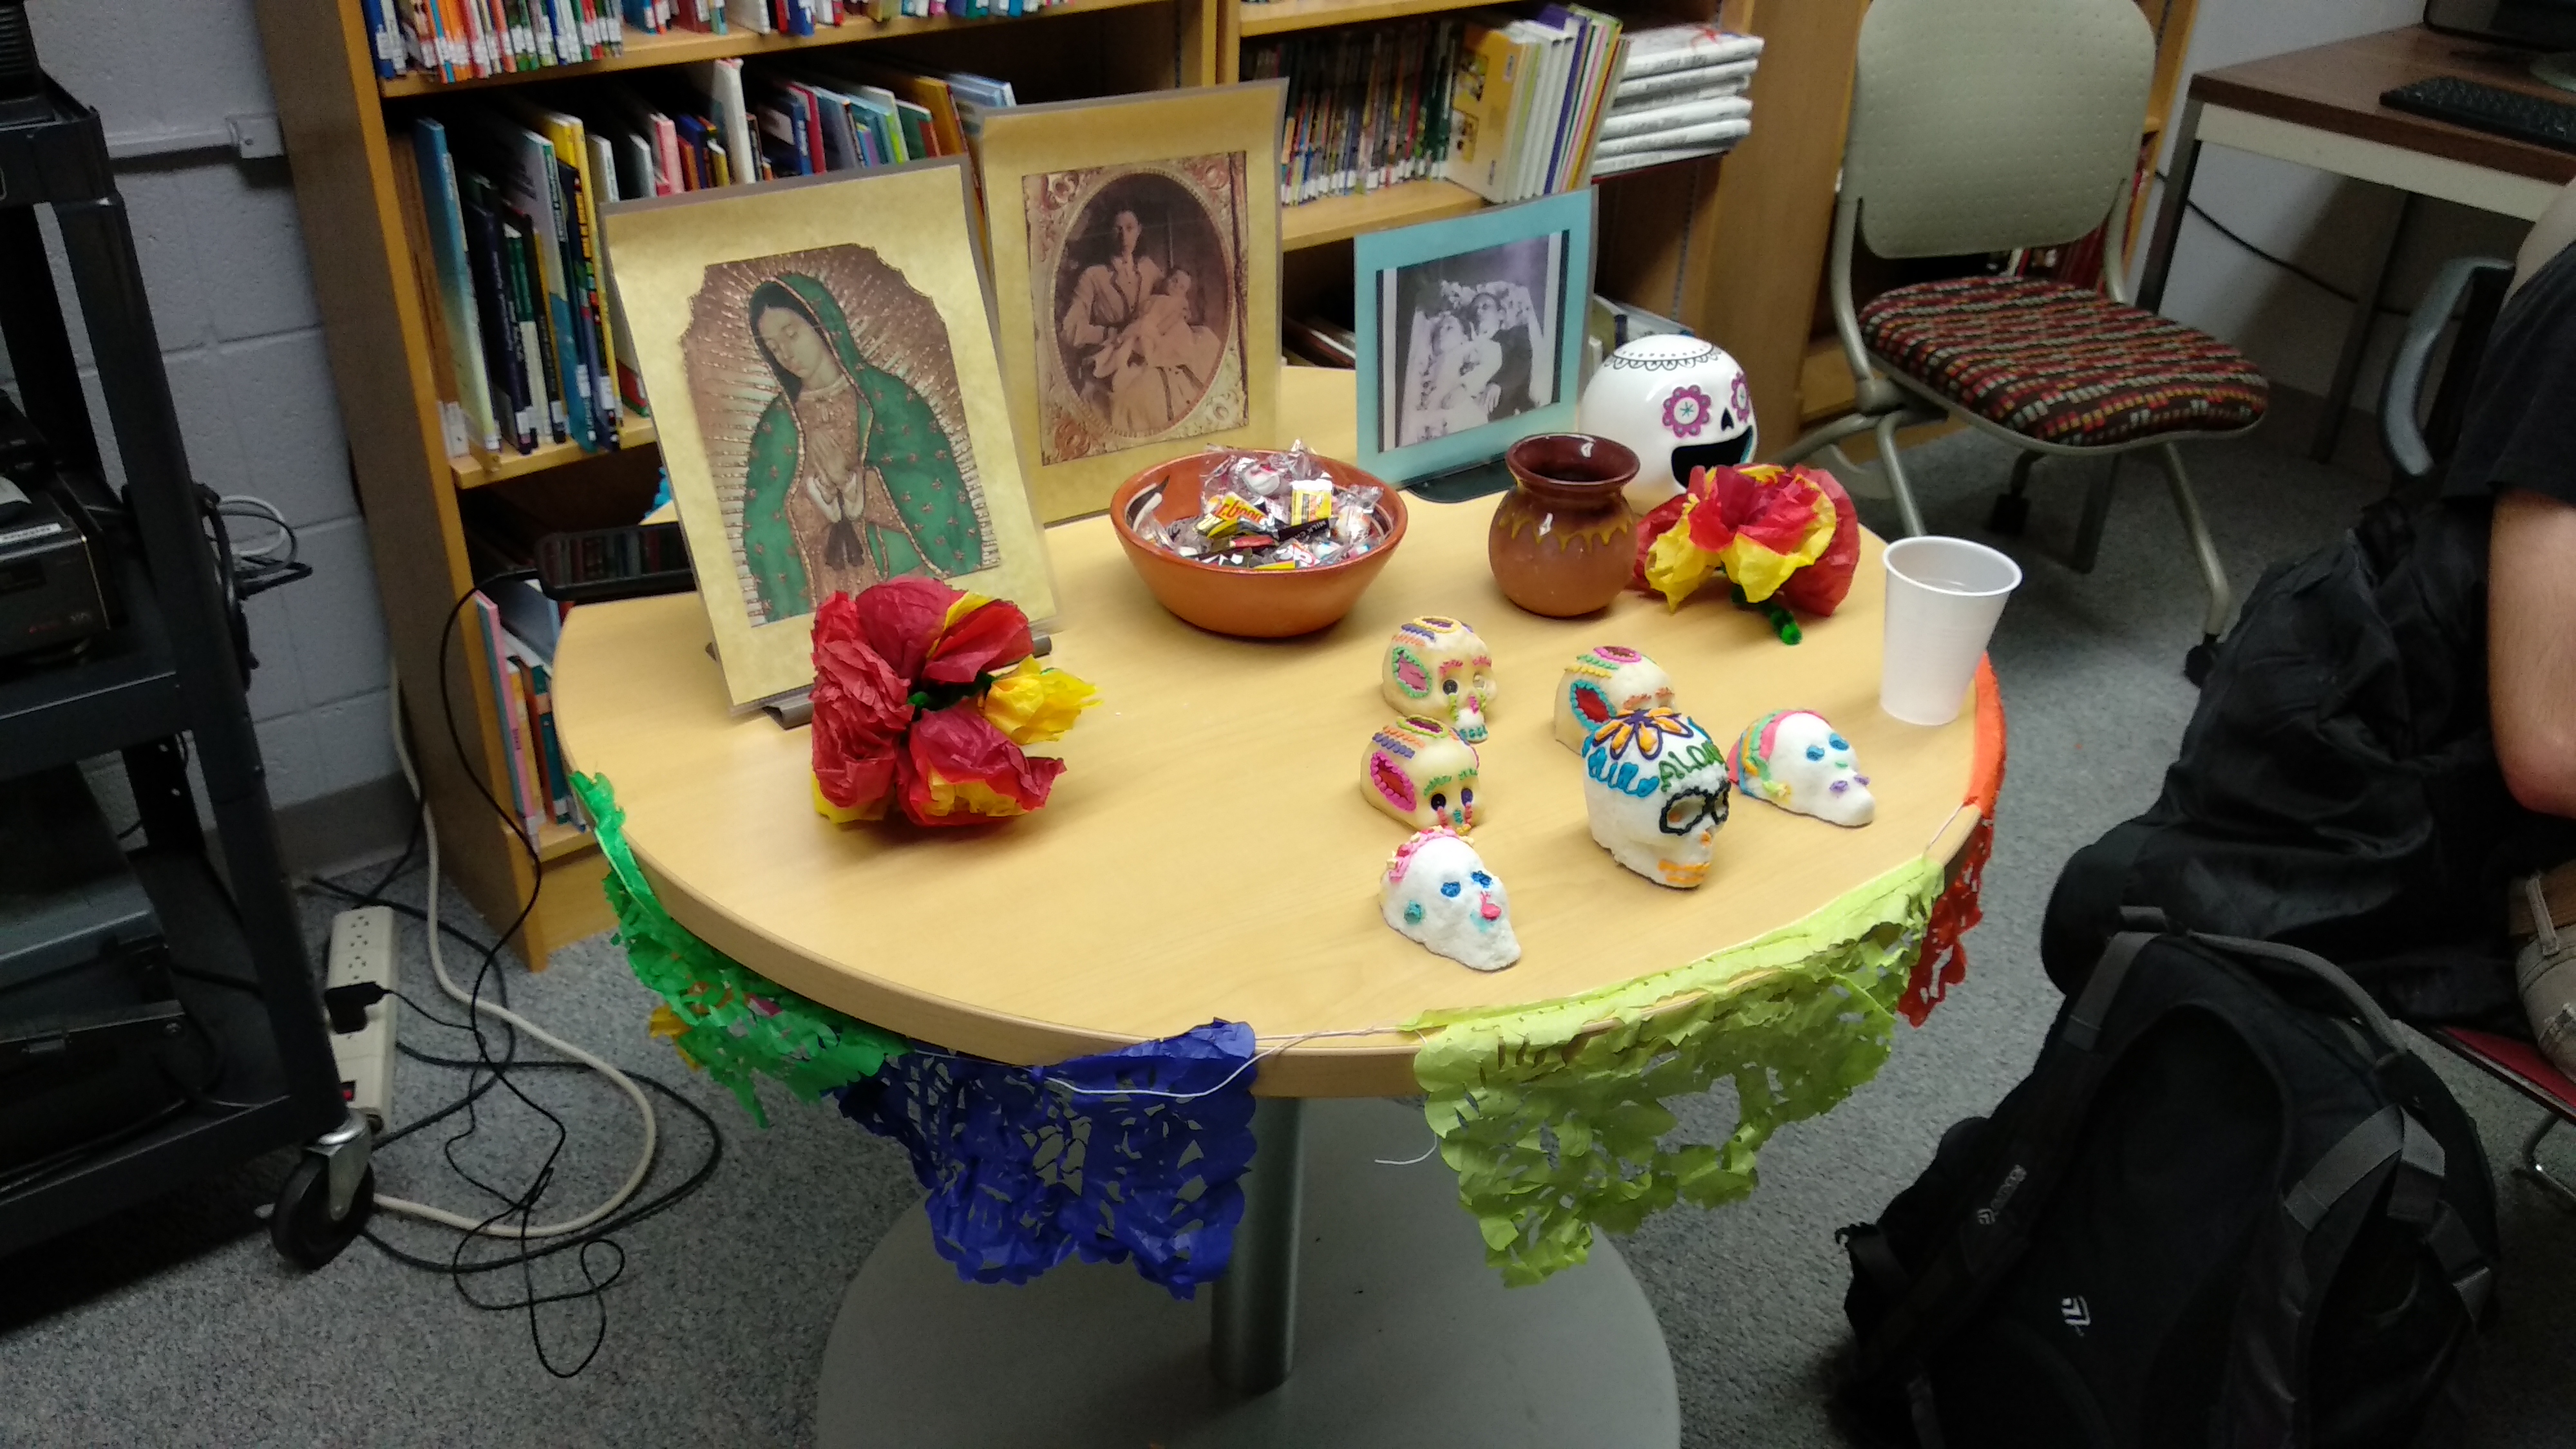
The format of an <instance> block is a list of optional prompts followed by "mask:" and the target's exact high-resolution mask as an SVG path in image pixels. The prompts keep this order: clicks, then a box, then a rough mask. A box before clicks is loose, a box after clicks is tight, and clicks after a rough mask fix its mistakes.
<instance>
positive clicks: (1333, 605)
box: [1109, 453, 1404, 639]
mask: <svg viewBox="0 0 2576 1449" xmlns="http://www.w3.org/2000/svg"><path fill="white" fill-rule="evenodd" d="M1319 461H1320V462H1322V463H1323V465H1324V469H1325V471H1326V472H1329V473H1330V474H1332V476H1333V481H1334V482H1335V483H1336V484H1339V485H1341V486H1343V487H1353V486H1356V485H1358V484H1362V483H1375V484H1377V485H1378V505H1377V520H1378V526H1379V527H1380V528H1381V529H1382V530H1383V531H1384V534H1385V536H1384V537H1383V538H1381V539H1380V540H1379V542H1378V545H1377V547H1375V548H1373V549H1370V550H1369V551H1368V552H1367V553H1364V554H1361V555H1360V556H1359V557H1358V558H1355V559H1346V560H1344V561H1342V562H1341V563H1334V564H1325V565H1323V566H1321V567H1319V568H1311V569H1279V570H1273V571H1268V572H1264V571H1262V570H1258V569H1242V568H1228V567H1226V566H1225V565H1223V564H1214V563H1204V562H1201V561H1200V560H1198V559H1194V558H1183V557H1181V556H1180V555H1179V554H1176V553H1173V552H1172V551H1171V550H1169V549H1166V548H1159V547H1156V546H1155V545H1153V544H1151V543H1148V542H1146V541H1145V540H1144V539H1142V538H1139V537H1137V536H1136V522H1137V520H1139V519H1142V518H1145V517H1149V516H1150V517H1153V518H1156V519H1159V520H1161V521H1163V522H1166V523H1168V522H1171V521H1173V520H1176V519H1182V518H1195V517H1197V516H1198V511H1199V479H1200V477H1201V476H1202V474H1203V471H1204V470H1205V468H1206V466H1207V465H1206V463H1205V462H1204V461H1203V460H1202V458H1201V456H1200V455H1199V454H1196V453H1192V454H1190V455H1189V456H1187V457H1184V458H1175V459H1173V460H1172V461H1170V462H1168V463H1162V464H1158V465H1156V466H1154V467H1151V468H1148V469H1146V470H1145V471H1144V472H1142V473H1139V474H1137V475H1136V476H1135V477H1133V478H1130V479H1128V480H1127V481H1126V482H1124V483H1122V484H1120V485H1119V486H1118V491H1117V492H1116V493H1115V494H1113V495H1111V497H1110V500H1109V520H1110V523H1111V526H1113V527H1115V528H1116V529H1117V530H1118V542H1119V543H1120V544H1122V545H1123V546H1125V548H1126V550H1127V561H1128V562H1130V563H1132V564H1134V565H1135V566H1136V572H1137V574H1138V575H1139V576H1141V577H1142V578H1143V579H1144V580H1145V587H1146V588H1148V589H1151V590H1153V591H1154V597H1155V598H1157V599H1159V600H1161V601H1162V605H1163V607H1164V608H1166V609H1169V610H1171V611H1172V612H1173V613H1174V614H1177V615H1179V616H1180V617H1181V618H1183V619H1186V620H1188V621H1189V622H1190V623H1193V624H1196V625H1198V626H1199V627H1200V628H1202V629H1205V630H1208V631H1209V632H1211V633H1216V634H1231V635H1233V636H1235V637H1236V638H1240V639H1285V638H1289V637H1290V636H1292V635H1297V634H1312V633H1314V632H1315V631H1316V630H1318V629H1326V628H1330V627H1331V626H1332V625H1334V624H1335V623H1338V622H1340V620H1341V617H1342V616H1343V615H1344V614H1347V613H1349V612H1350V611H1351V606H1352V605H1354V604H1356V603H1358V602H1359V601H1360V595H1361V594H1362V593H1365V592H1366V591H1367V590H1368V586H1369V583H1370V581H1371V580H1373V579H1375V578H1376V577H1377V575H1378V570H1380V569H1382V568H1385V567H1386V561H1387V560H1388V559H1389V558H1392V557H1394V555H1395V546H1396V545H1397V544H1400V543H1402V542H1404V495H1403V494H1402V493H1401V492H1399V491H1398V490H1396V489H1395V488H1394V487H1392V486H1390V485H1388V484H1386V483H1385V482H1383V481H1381V480H1379V479H1377V478H1373V477H1371V476H1369V475H1368V474H1366V473H1363V472H1361V471H1360V470H1359V469H1357V468H1354V467H1352V466H1351V465H1350V464H1348V463H1344V462H1340V461H1338V460H1336V459H1332V458H1324V459H1320V460H1319Z"/></svg>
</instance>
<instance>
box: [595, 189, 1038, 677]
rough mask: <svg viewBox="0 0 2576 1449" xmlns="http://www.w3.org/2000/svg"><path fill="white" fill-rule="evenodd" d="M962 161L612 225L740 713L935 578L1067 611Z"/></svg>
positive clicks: (684, 522)
mask: <svg viewBox="0 0 2576 1449" xmlns="http://www.w3.org/2000/svg"><path fill="white" fill-rule="evenodd" d="M971 198H972V193H971V192H970V190H969V189H968V179H967V175H966V171H965V168H964V166H963V165H962V164H961V163H960V162H958V161H954V160H946V159H943V160H938V161H929V162H921V163H917V164H914V165H910V166H902V167H889V168H886V169H883V170H876V171H868V172H861V173H858V174H857V175H854V176H853V175H835V176H830V177H814V178H810V179H800V180H793V181H782V182H771V183H768V184H765V185H761V186H757V187H735V188H726V189H723V190H719V191H713V192H695V193H690V194H688V195H686V196H677V197H663V198H655V199H653V200H649V201H636V202H626V203H620V204H617V205H614V206H612V207H610V208H608V209H607V210H606V211H605V213H604V214H603V223H602V229H603V231H605V233H606V234H607V238H608V247H609V252H610V254H611V257H612V259H613V262H614V265H615V267H616V269H617V280H618V292H619V296H620V298H621V301H622V303H623V305H624V307H625V311H626V317H627V320H628V322H629V323H630V324H632V327H633V331H634V335H635V347H636V356H637V361H638V362H639V364H640V365H641V368H642V371H643V373H644V380H645V385H646V386H647V387H648V388H650V389H651V390H652V396H653V400H654V403H655V407H654V409H653V422H654V426H655V429H656V431H657V432H659V433H660V435H661V447H662V462H663V465H664V467H665V468H667V469H668V470H669V474H670V481H671V498H672V501H673V503H674V504H675V505H676V507H677V509H678V512H679V518H680V526H681V530H682V532H683V534H684V535H685V536H686V537H687V539H688V544H689V562H690V565H691V567H692V568H693V569H694V570H695V572H696V574H697V578H698V596H699V598H700V599H701V601H703V602H704V604H705V605H706V610H707V621H708V625H709V629H710V632H711V634H712V635H713V637H714V642H715V647H716V657H717V660H718V662H719V663H720V664H721V665H722V666H723V669H724V676H725V686H726V690H727V692H728V694H729V695H730V696H731V699H732V703H733V705H734V707H735V708H737V709H742V708H748V707H750V706H752V705H754V704H758V703H761V702H763V701H766V700H771V699H775V698H777V697H778V696H780V695H783V694H788V693H792V692H794V691H796V690H798V689H802V688H804V687H806V686H807V685H810V684H812V683H813V680H814V663H813V652H812V643H811V636H812V633H813V619H814V612H815V610H816V609H817V608H818V607H820V606H821V605H822V604H823V602H824V601H825V600H827V599H829V598H831V597H832V596H833V595H834V594H857V593H859V592H861V591H862V590H865V589H867V588H869V587H870V586H872V585H874V584H878V583H882V582H884V581H886V580H888V579H899V578H933V579H938V580H940V581H942V582H944V583H946V584H948V585H949V586H950V587H952V588H957V589H964V590H969V591H972V592H974V593H979V594H984V595H988V596H991V597H996V598H1006V599H1009V600H1011V601H1012V602H1013V603H1016V604H1018V605H1019V606H1020V607H1021V608H1022V609H1023V610H1025V611H1026V612H1027V613H1028V615H1029V617H1030V618H1031V619H1032V620H1038V621H1044V620H1046V619H1048V618H1049V617H1051V616H1052V615H1053V614H1054V612H1055V594H1054V588H1055V586H1054V580H1053V577H1052V575H1051V573H1050V572H1049V569H1048V565H1047V556H1046V542H1045V539H1044V538H1043V537H1042V536H1041V535H1040V533H1039V526H1038V522H1037V517H1036V513H1035V510H1034V509H1032V508H1031V506H1030V503H1029V496H1028V488H1027V484H1026V482H1025V481H1024V479H1025V473H1024V469H1023V466H1022V463H1021V455H1020V449H1019V446H1018V443H1017V440H1016V439H1015V438H1014V436H1013V432H1012V421H1011V409H1010V403H1009V401H1008V398H1007V396H1006V395H1005V391H1004V388H1003V385H1002V374H1001V359H1000V356H999V353H998V351H997V349H996V348H995V345H994V337H993V313H992V293H991V290H990V288H989V286H988V284H987V282H986V279H985V275H984V271H983V268H982V265H981V256H980V253H979V252H978V250H977V248H976V246H975V243H974V232H973V223H972V221H971V219H970V218H971V215H972V213H971V212H970V210H969V208H970V206H971V205H972V199H971Z"/></svg>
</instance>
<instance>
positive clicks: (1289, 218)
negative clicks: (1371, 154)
mask: <svg viewBox="0 0 2576 1449" xmlns="http://www.w3.org/2000/svg"><path fill="white" fill-rule="evenodd" d="M1484 204H1485V199H1484V198H1483V197H1481V196H1478V195H1477V194H1476V193H1474V192H1472V191H1469V190H1468V189H1467V188H1466V187H1463V186H1460V185H1459V184H1457V183H1456V182H1454V181H1407V182H1405V183H1403V184H1402V185H1399V186H1387V187H1381V188H1379V189H1378V190H1376V191H1363V192H1361V193H1360V194H1358V195H1356V196H1328V197H1325V198H1324V199H1322V200H1320V201H1307V202H1301V203H1299V204H1297V205H1295V206H1291V207H1285V208H1282V209H1281V211H1280V213H1279V245H1280V247H1281V248H1282V249H1283V250H1286V251H1292V252H1293V251H1297V250H1299V249H1300V248H1304V247H1319V246H1323V245H1325V244H1326V243H1328V242H1337V241H1348V240H1350V239H1351V238H1352V237H1355V236H1358V235H1359V234H1360V233H1362V232H1370V231H1387V230H1390V229H1392V228H1395V227H1399V226H1412V225H1413V224H1415V223H1416V222H1424V221H1438V220H1440V219H1441V218H1442V217H1446V216H1465V215H1466V214H1467V213H1469V212H1471V211H1477V210H1480V209H1482V208H1483V206H1484Z"/></svg>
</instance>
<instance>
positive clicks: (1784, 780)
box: [1727, 709, 1878, 826]
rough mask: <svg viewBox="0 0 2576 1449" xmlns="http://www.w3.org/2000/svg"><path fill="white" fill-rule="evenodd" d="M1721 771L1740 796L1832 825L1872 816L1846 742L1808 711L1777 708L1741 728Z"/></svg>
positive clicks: (1874, 811)
mask: <svg viewBox="0 0 2576 1449" xmlns="http://www.w3.org/2000/svg"><path fill="white" fill-rule="evenodd" d="M1727 771H1728V773H1729V774H1731V775H1732V776H1734V778H1735V783H1736V785H1737V787H1738V788H1740V789H1742V790H1743V791H1744V793H1745V794H1747V795H1749V796H1751V797H1753V798H1754V799H1756V800H1768V801H1770V802H1771V803H1772V804H1774V805H1777V806H1779V807H1780V808H1781V809H1783V810H1794V811H1796V812H1797V813H1798V814H1801V815H1813V816H1815V817H1816V818H1817V819H1819V820H1826V821H1831V822H1832V823H1834V824H1836V825H1853V826H1858V825H1867V824H1868V823H1869V822H1870V821H1872V820H1874V819H1876V818H1877V817H1878V801H1877V800H1876V799H1875V798H1874V797H1872V796H1871V794H1870V793H1869V776H1867V775H1864V774H1862V773H1861V772H1860V761H1859V759H1858V758H1857V757H1855V756H1854V755H1853V754H1852V747H1851V741H1849V740H1846V739H1844V738H1843V737H1842V734H1841V733H1840V732H1839V731H1837V730H1836V729H1835V728H1834V727H1833V726H1832V725H1830V724H1828V723H1826V721H1825V717H1824V716H1823V715H1820V714H1818V713H1816V712H1815V711H1814V710H1811V709H1784V710H1779V711H1776V712H1774V713H1771V714H1766V715H1764V716H1763V717H1762V718H1760V719H1757V720H1755V721H1754V722H1753V723H1751V724H1749V725H1747V726H1745V727H1744V734H1743V736H1742V737H1741V738H1739V739H1737V740H1736V742H1735V753H1734V755H1733V757H1732V758H1731V759H1730V760H1729V761H1728V763H1727Z"/></svg>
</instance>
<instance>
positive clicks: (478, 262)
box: [396, 12, 1014, 460]
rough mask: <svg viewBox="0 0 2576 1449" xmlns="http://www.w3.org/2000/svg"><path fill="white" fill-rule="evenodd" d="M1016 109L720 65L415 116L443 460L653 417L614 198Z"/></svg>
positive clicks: (404, 155) (951, 92) (869, 81)
mask: <svg viewBox="0 0 2576 1449" xmlns="http://www.w3.org/2000/svg"><path fill="white" fill-rule="evenodd" d="M818 13H828V12H818ZM734 23H735V24H737V25H740V24H741V23H742V21H741V17H740V16H738V15H737V16H736V17H735V20H734ZM1013 103H1014V97H1013V93H1012V91H1011V89H1010V87H1009V86H1008V85H1007V84H1004V83H1002V82H999V81H994V80H991V79H989V78H986V77H982V76H972V75H963V74H933V73H927V72H915V71H910V70H906V69H903V68H901V67H899V66H894V65H889V64H886V63H883V62H872V63H861V62H855V61H846V60H840V59H837V58H832V57H825V56H816V57H812V58H804V57H787V58H781V59H780V60H778V61H776V62H772V61H768V60H762V61H759V62H755V63H753V64H751V65H750V66H748V67H746V65H745V64H744V62H743V61H741V60H739V59H734V58H726V59H720V60H716V61H711V62H706V63H703V64H699V65H694V66H687V67H675V68H673V69H672V70H671V71H669V72H664V73H658V74H655V75H651V76H638V77H634V78H632V79H631V80H629V79H628V78H619V79H618V80H615V81H609V82H603V83H601V84H598V85H595V86H592V87H588V88H586V89H585V91H584V92H583V93H582V94H580V95H578V96H575V97H569V98H563V99H561V100H559V101H558V100H557V99H556V98H554V97H549V98H548V104H544V105H540V104H537V103H535V102H532V101H530V100H529V99H527V98H525V97H522V96H518V95H509V94H502V95H491V96H483V95H475V96H460V97H457V98H456V99H455V100H453V101H450V102H445V103H442V104H441V105H440V106H439V107H438V113H437V114H435V115H429V116H421V117H418V118H416V119H415V120H414V121H413V123H412V131H411V135H410V137H409V139H410V142H411V144H410V145H409V146H407V147H402V148H398V154H397V157H396V171H397V176H396V187H397V191H398V192H399V197H400V200H401V203H402V207H403V214H404V228H405V231H406V232H407V233H409V234H410V237H411V243H412V253H413V257H414V259H415V267H416V271H417V273H418V275H417V278H416V280H417V281H418V282H419V284H420V286H421V289H422V297H423V300H424V303H425V306H424V311H425V312H426V314H427V321H428V325H429V332H430V345H431V352H432V362H433V375H434V376H435V378H436V379H437V383H438V387H439V392H440V419H441V425H442V429H443V431H444V432H445V433H446V443H447V447H448V451H449V453H451V454H453V455H457V456H469V455H470V456H472V457H475V458H477V459H482V460H497V459H500V458H502V457H505V456H508V455H510V454H513V453H515V454H522V455H524V454H528V453H533V452H535V451H536V450H537V449H539V448H541V447H544V446H546V445H548V444H566V443H569V444H574V445H577V446H579V447H580V448H582V449H583V450H584V451H589V452H602V451H607V450H609V449H613V448H615V447H617V446H618V445H619V439H620V436H621V433H622V430H623V428H624V425H625V423H626V421H627V419H628V418H630V417H644V416H650V414H651V406H650V399H649V398H647V397H646V395H645V390H644V380H643V373H642V370H641V369H640V367H639V366H638V365H637V362H636V355H635V339H634V336H633V332H632V330H631V329H630V328H629V327H628V326H627V325H626V322H625V319H624V314H623V307H622V305H621V303H620V301H619V299H618V296H617V286H616V278H615V276H614V275H613V272H612V269H611V266H610V259H609V255H608V249H607V247H606V246H605V244H604V243H603V240H602V233H601V231H600V227H599V218H600V214H601V208H603V207H605V206H606V205H607V204H609V203H610V202H615V201H623V200H631V199H638V198H642V197H648V196H670V195H676V194H680V193H683V192H690V191H698V190H704V189H708V188H711V187H716V186H723V185H733V184H742V183H748V182H751V181H759V180H770V179H774V178H777V177H781V176H810V175H821V174H826V173H830V172H837V171H853V170H863V169H866V168H869V167H877V166H897V165H902V164H904V163H905V162H908V161H918V160H924V159H927V158H930V157H934V156H951V155H957V154H959V153H961V152H963V151H965V150H967V148H968V147H969V146H970V144H971V138H972V134H973V133H972V130H971V129H970V127H971V125H972V124H973V123H974V118H977V117H980V116H981V115H982V114H983V112H984V110H985V109H986V108H989V107H991V106H997V105H1010V104H1013ZM737 168H739V169H737Z"/></svg>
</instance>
